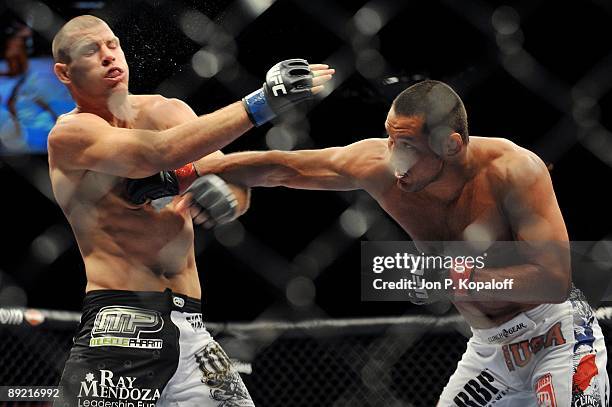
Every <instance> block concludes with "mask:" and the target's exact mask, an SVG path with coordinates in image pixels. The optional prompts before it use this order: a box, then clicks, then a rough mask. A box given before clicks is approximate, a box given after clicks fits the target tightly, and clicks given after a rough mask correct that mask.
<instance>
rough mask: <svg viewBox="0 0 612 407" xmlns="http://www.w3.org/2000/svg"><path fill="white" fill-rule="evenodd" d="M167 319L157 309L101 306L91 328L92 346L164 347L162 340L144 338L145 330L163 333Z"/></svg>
mask: <svg viewBox="0 0 612 407" xmlns="http://www.w3.org/2000/svg"><path fill="white" fill-rule="evenodd" d="M163 326H164V320H163V319H162V317H161V314H160V313H159V312H157V311H152V310H147V309H142V308H134V307H115V306H110V307H104V308H101V309H100V311H99V312H98V314H97V315H96V319H95V321H94V327H93V329H92V330H91V339H90V340H89V346H92V347H96V346H118V347H122V348H141V349H161V347H162V345H163V340H162V339H149V338H141V337H140V335H141V334H143V333H154V332H159V331H161V329H162V328H163Z"/></svg>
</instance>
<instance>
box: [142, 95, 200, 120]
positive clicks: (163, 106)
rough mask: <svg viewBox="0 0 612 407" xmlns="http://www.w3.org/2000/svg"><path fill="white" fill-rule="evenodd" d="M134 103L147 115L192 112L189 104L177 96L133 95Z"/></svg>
mask: <svg viewBox="0 0 612 407" xmlns="http://www.w3.org/2000/svg"><path fill="white" fill-rule="evenodd" d="M133 97H134V98H135V99H134V100H135V103H136V104H137V105H139V106H141V110H142V111H144V112H145V113H147V114H149V115H153V116H155V115H158V114H160V113H162V114H176V113H189V112H192V110H191V108H190V107H189V105H188V104H187V103H185V102H183V101H182V100H180V99H177V98H167V97H165V96H162V95H134V96H133Z"/></svg>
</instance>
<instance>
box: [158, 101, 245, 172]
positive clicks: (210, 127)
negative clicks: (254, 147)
mask: <svg viewBox="0 0 612 407" xmlns="http://www.w3.org/2000/svg"><path fill="white" fill-rule="evenodd" d="M251 127H253V124H252V123H251V120H250V119H249V117H248V115H247V113H246V110H245V109H244V106H243V104H242V102H236V103H233V104H231V105H229V106H227V107H225V108H223V109H220V110H217V111H216V112H213V113H210V114H207V115H204V116H200V117H198V118H197V119H194V120H190V121H188V122H186V123H183V124H180V125H178V126H175V127H172V128H169V129H167V130H162V131H160V132H159V137H157V141H158V149H159V151H160V152H161V154H160V156H161V157H162V159H163V162H164V166H165V167H167V168H166V169H167V170H171V169H174V168H179V167H181V166H182V165H184V164H185V163H187V162H191V161H195V160H197V159H199V158H200V157H203V156H206V155H208V154H210V153H212V152H213V151H217V150H219V149H221V148H222V147H224V146H226V145H227V144H229V143H231V142H232V141H234V140H235V139H237V138H238V137H239V136H240V135H242V134H243V133H245V132H246V131H247V130H249V129H250V128H251Z"/></svg>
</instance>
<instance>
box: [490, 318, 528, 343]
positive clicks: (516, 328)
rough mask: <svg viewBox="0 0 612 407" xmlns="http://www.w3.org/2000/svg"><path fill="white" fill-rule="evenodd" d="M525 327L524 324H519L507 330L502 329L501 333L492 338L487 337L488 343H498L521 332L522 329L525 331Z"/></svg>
mask: <svg viewBox="0 0 612 407" xmlns="http://www.w3.org/2000/svg"><path fill="white" fill-rule="evenodd" d="M526 328H527V325H525V323H524V322H521V323H520V324H516V325H515V326H513V327H510V328H508V329H502V330H501V332H499V333H497V334H495V335H493V336H489V338H487V339H488V341H489V343H495V342H499V341H500V340H501V339H505V338H507V337H509V336H512V335H515V334H517V333H518V332H520V331H522V330H523V329H526Z"/></svg>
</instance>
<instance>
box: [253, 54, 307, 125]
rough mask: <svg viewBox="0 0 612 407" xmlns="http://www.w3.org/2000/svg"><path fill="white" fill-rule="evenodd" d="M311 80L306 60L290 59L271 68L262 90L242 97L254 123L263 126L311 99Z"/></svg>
mask: <svg viewBox="0 0 612 407" xmlns="http://www.w3.org/2000/svg"><path fill="white" fill-rule="evenodd" d="M312 79H313V74H312V72H311V71H310V66H309V65H308V61H306V60H305V59H287V60H285V61H281V62H279V63H278V64H276V65H274V66H273V67H272V68H270V70H269V71H268V73H267V74H266V82H265V83H264V84H263V87H262V88H261V89H259V90H256V91H255V92H253V93H251V94H250V95H247V96H245V97H244V98H242V102H243V103H244V108H245V109H246V111H247V114H248V115H249V118H250V119H251V121H252V122H253V124H254V125H255V126H261V125H262V124H264V123H266V122H268V121H270V120H272V119H273V118H275V117H276V116H277V115H279V114H280V113H282V112H283V111H285V110H286V109H287V108H288V107H290V106H292V105H295V104H297V103H299V102H302V101H305V100H308V99H310V98H312Z"/></svg>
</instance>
